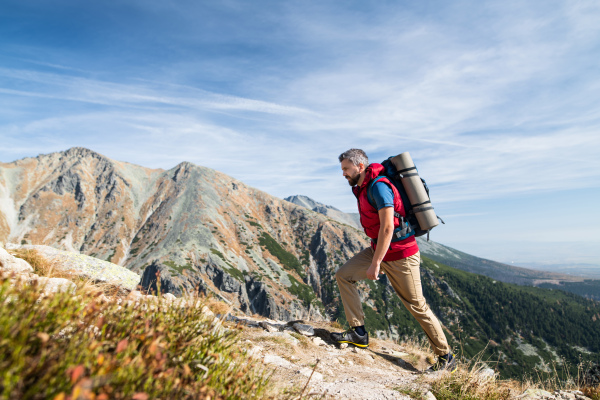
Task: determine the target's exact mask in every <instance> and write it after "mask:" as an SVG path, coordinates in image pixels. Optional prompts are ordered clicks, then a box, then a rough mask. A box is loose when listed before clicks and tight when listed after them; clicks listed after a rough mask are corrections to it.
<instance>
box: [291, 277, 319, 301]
mask: <svg viewBox="0 0 600 400" xmlns="http://www.w3.org/2000/svg"><path fill="white" fill-rule="evenodd" d="M288 278H289V279H290V282H291V285H290V287H288V291H289V292H290V293H291V294H293V295H294V296H296V297H297V298H298V299H299V300H301V301H302V304H304V307H309V306H310V304H311V303H312V302H313V301H314V300H316V299H317V296H316V295H315V292H314V290H313V288H312V287H310V286H308V285H307V284H305V283H302V282H298V280H297V279H296V278H294V277H293V276H292V275H290V274H288Z"/></svg>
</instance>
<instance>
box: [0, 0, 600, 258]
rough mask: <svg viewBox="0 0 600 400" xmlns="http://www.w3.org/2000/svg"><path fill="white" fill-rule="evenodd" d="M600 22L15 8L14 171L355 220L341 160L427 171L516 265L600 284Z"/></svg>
mask: <svg viewBox="0 0 600 400" xmlns="http://www.w3.org/2000/svg"><path fill="white" fill-rule="evenodd" d="M598 21H600V3H598V2H597V1H594V0H590V1H552V0H543V1H475V0H473V1H452V2H447V1H420V2H417V1H354V2H353V1H344V2H340V1H337V2H328V1H303V2H280V1H252V2H244V1H220V2H205V1H172V2H165V1H154V0H144V1H141V0H137V1H136V0H121V1H119V2H113V1H97V2H82V1H74V0H63V1H61V0H54V1H52V2H46V1H27V0H25V1H24V0H19V1H12V0H8V1H3V2H2V6H1V7H0V141H1V142H2V145H1V147H0V161H3V162H9V161H13V160H16V159H19V158H22V157H26V156H35V155H38V154H40V153H49V152H53V151H61V150H65V149H68V148H70V147H73V146H84V147H88V148H90V149H93V150H95V151H97V152H100V153H102V154H105V155H106V156H108V157H111V158H113V159H117V160H123V161H129V162H132V163H135V164H140V165H144V166H147V167H159V168H165V169H168V168H172V167H173V166H175V165H176V164H178V163H179V162H181V161H184V160H186V161H191V162H193V163H195V164H198V165H203V166H207V167H211V168H214V169H217V170H220V171H223V172H225V173H227V174H229V175H231V176H233V177H235V178H237V179H240V180H242V181H244V182H246V183H247V184H249V185H252V186H255V187H257V188H260V189H262V190H265V191H266V192H268V193H271V194H273V195H275V196H279V197H286V196H288V195H293V194H304V195H307V196H310V197H312V198H314V199H315V200H317V201H320V202H323V203H326V204H331V205H334V206H336V207H338V208H340V209H342V210H344V211H349V212H350V211H354V210H355V201H354V199H353V197H352V195H351V193H350V191H349V187H348V186H347V183H346V181H345V180H344V179H343V178H342V176H341V170H340V169H339V164H338V162H337V156H338V155H339V154H340V153H341V152H342V151H344V150H346V149H348V148H350V147H359V148H363V149H364V150H365V151H367V153H368V154H369V156H370V159H371V161H375V162H379V161H381V160H383V159H385V158H387V157H388V156H390V155H395V154H398V153H401V152H404V151H410V153H411V154H412V156H413V159H414V160H415V161H416V163H417V165H418V167H419V171H420V172H421V175H422V176H423V177H424V178H425V179H426V180H427V182H428V183H429V185H430V188H431V195H432V196H431V197H432V200H433V202H434V204H435V206H436V210H437V211H438V214H439V215H441V216H442V217H445V221H446V225H444V226H441V227H439V228H436V229H435V230H434V231H433V232H432V239H433V240H436V241H438V242H440V243H443V244H446V245H449V246H452V247H455V248H457V249H459V250H463V251H465V252H468V253H471V254H474V255H478V256H482V257H486V258H490V259H494V260H499V261H504V262H513V261H514V262H515V263H516V264H525V263H531V262H541V263H594V264H598V265H600V246H599V245H600V212H599V211H598V203H599V200H600V157H599V156H598V154H599V153H600V65H599V64H600V24H598Z"/></svg>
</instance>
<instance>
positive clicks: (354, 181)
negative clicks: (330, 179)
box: [346, 174, 360, 186]
mask: <svg viewBox="0 0 600 400" xmlns="http://www.w3.org/2000/svg"><path fill="white" fill-rule="evenodd" d="M346 179H348V185H350V186H356V184H357V183H358V180H359V179H360V174H356V175H355V176H353V177H348V178H346Z"/></svg>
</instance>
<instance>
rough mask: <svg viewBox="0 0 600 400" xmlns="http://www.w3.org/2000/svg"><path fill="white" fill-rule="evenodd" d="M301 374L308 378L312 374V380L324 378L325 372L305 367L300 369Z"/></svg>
mask: <svg viewBox="0 0 600 400" xmlns="http://www.w3.org/2000/svg"><path fill="white" fill-rule="evenodd" d="M298 373H299V374H301V375H304V376H306V377H307V378H308V377H310V376H311V374H312V378H311V379H310V380H311V381H322V380H323V374H321V373H320V372H317V371H315V372H313V370H312V369H311V368H307V367H304V368H302V369H301V370H299V371H298Z"/></svg>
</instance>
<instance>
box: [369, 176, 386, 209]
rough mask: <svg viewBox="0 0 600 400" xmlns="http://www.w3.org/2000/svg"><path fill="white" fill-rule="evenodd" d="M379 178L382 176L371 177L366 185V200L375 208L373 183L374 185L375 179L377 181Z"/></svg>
mask: <svg viewBox="0 0 600 400" xmlns="http://www.w3.org/2000/svg"><path fill="white" fill-rule="evenodd" d="M381 178H383V176H381V175H380V176H378V177H377V178H375V179H373V180H372V181H371V182H370V183H369V186H368V187H367V200H368V201H369V204H370V205H371V206H373V208H375V209H377V203H375V197H373V185H375V184H376V183H377V181H379V180H380V179H381Z"/></svg>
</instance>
